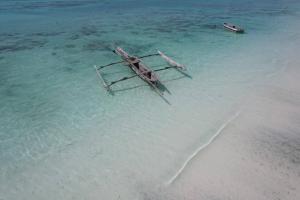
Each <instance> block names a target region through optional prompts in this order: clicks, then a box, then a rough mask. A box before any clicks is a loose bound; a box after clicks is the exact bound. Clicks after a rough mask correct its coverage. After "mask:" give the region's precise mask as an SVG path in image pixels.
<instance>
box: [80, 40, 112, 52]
mask: <svg viewBox="0 0 300 200" xmlns="http://www.w3.org/2000/svg"><path fill="white" fill-rule="evenodd" d="M110 49H111V43H110V42H106V41H101V40H94V41H91V42H90V43H88V44H86V45H84V46H83V50H84V51H107V50H110Z"/></svg>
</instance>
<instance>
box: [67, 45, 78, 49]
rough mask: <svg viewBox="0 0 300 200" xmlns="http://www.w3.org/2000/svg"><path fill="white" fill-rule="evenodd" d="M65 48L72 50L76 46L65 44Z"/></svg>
mask: <svg viewBox="0 0 300 200" xmlns="http://www.w3.org/2000/svg"><path fill="white" fill-rule="evenodd" d="M65 47H66V48H68V49H74V48H75V47H76V45H75V44H67V45H65Z"/></svg>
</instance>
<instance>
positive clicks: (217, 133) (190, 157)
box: [166, 111, 241, 185]
mask: <svg viewBox="0 0 300 200" xmlns="http://www.w3.org/2000/svg"><path fill="white" fill-rule="evenodd" d="M240 113H241V112H240V111H238V112H237V113H236V114H235V115H233V116H232V117H231V118H230V119H229V120H228V121H226V122H225V123H224V124H222V126H221V127H220V128H219V129H218V130H217V132H216V133H215V134H214V135H213V136H212V137H211V138H210V139H209V141H207V143H205V144H204V145H202V146H200V147H199V148H198V149H196V151H194V152H193V153H192V154H191V155H190V156H189V157H188V158H187V159H186V161H185V162H184V163H183V165H182V166H181V168H180V169H179V170H178V171H177V172H176V174H175V175H174V176H173V177H172V178H171V179H170V180H169V181H168V182H167V183H166V185H170V184H172V183H173V182H174V181H175V180H176V179H177V178H178V177H179V176H180V174H181V173H182V172H183V171H184V169H185V168H186V166H187V165H188V164H189V162H190V161H191V160H193V158H194V157H196V156H197V155H198V153H199V152H200V151H201V150H203V149H205V148H206V147H207V146H208V145H209V144H210V143H212V142H213V141H214V140H215V139H216V137H217V136H218V135H220V133H222V131H223V130H224V129H225V128H226V127H227V126H228V125H229V124H230V123H231V122H232V121H233V120H235V119H236V118H237V117H238V116H239V115H240Z"/></svg>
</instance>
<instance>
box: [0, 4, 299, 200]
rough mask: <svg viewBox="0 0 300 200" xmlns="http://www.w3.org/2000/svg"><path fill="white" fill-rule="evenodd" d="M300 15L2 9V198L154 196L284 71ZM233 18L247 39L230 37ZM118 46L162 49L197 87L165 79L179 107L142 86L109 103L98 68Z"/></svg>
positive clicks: (278, 9) (197, 9)
mask: <svg viewBox="0 0 300 200" xmlns="http://www.w3.org/2000/svg"><path fill="white" fill-rule="evenodd" d="M298 8H299V5H298V2H297V1H293V0H289V1H277V0H263V1H246V0H243V1H239V2H236V1H230V0H222V1H221V0H219V1H218V0H215V1H210V2H209V3H207V2H206V1H202V0H201V1H196V0H188V1H171V0H165V1H158V0H157V1H155V0H151V1H134V0H132V1H130V0H113V1H92V0H91V1H80V0H78V1H0V27H1V29H0V111H1V115H0V163H1V164H0V167H1V168H0V199H99V198H100V199H118V198H120V199H147V195H148V194H149V193H151V191H153V190H159V189H157V188H161V187H163V185H164V183H165V182H166V181H168V180H169V179H170V178H171V177H172V176H173V175H174V174H175V173H176V171H177V170H178V169H179V168H180V167H181V165H182V163H183V162H184V160H185V158H186V157H187V156H188V155H190V154H191V153H192V152H193V151H194V150H195V149H197V147H199V146H201V145H202V144H204V143H205V142H206V141H208V140H209V139H210V137H211V136H212V135H214V133H215V132H216V131H217V130H218V128H219V127H220V125H221V124H222V123H223V122H224V121H226V119H228V118H229V117H230V116H231V115H232V114H234V113H236V112H237V111H238V110H239V105H240V104H242V102H243V101H242V99H243V98H244V97H245V96H246V95H247V94H248V93H251V91H253V90H255V88H256V87H258V86H259V84H260V83H261V82H262V81H264V80H265V79H266V78H268V77H269V76H271V75H272V74H274V73H276V72H277V71H280V70H282V66H283V65H284V64H285V63H286V62H287V61H286V60H284V55H283V54H282V53H283V51H284V50H285V48H282V43H283V42H284V44H286V46H287V47H286V48H288V45H289V44H292V42H293V40H295V39H299V36H298V35H295V34H293V29H292V27H291V25H290V24H292V23H293V22H297V21H298V20H299V9H298ZM224 21H229V22H233V23H237V24H240V25H242V26H243V27H244V28H245V29H246V34H243V35H236V34H233V33H231V32H227V31H225V30H223V28H222V23H223V22H224ZM280 40H281V41H280ZM116 45H119V46H121V47H123V48H124V49H126V50H128V51H129V52H130V53H133V54H137V55H146V54H148V53H155V51H156V50H157V49H159V50H162V51H163V52H165V53H166V54H167V55H169V56H171V57H172V58H174V59H175V60H176V61H178V62H180V63H183V64H185V65H186V66H187V67H188V73H189V74H191V75H192V79H189V78H186V77H183V76H182V75H181V74H178V73H177V72H176V71H168V72H166V71H164V72H161V73H159V76H160V78H161V79H162V80H163V83H164V85H165V86H166V88H167V89H168V90H169V91H170V94H169V93H167V92H165V97H166V99H168V101H169V102H170V105H169V104H166V102H165V101H163V100H162V99H161V98H160V97H159V96H157V94H156V93H154V92H153V91H152V90H151V89H150V88H149V87H148V86H147V85H145V83H144V82H142V81H141V80H139V79H132V80H130V81H128V82H124V83H122V84H119V85H116V86H114V90H115V91H116V92H115V95H113V96H112V95H109V94H107V92H106V91H105V89H104V88H103V87H102V86H101V85H100V82H99V80H98V79H97V76H96V73H95V71H94V68H93V65H95V64H98V65H101V64H106V63H110V62H113V61H116V60H118V58H117V57H116V56H115V55H114V54H113V53H111V52H110V51H109V50H108V49H109V48H111V47H113V46H116ZM279 47H280V48H279ZM145 62H146V63H147V64H148V65H149V66H151V67H153V68H158V67H160V66H162V65H163V64H164V62H163V61H159V60H157V58H149V59H147V60H145ZM105 73H106V78H107V79H109V80H114V79H117V78H120V77H122V76H124V75H128V74H130V71H129V70H128V69H126V68H125V67H124V66H122V65H120V66H115V67H111V68H109V69H107V70H106V71H105ZM160 198H161V197H160V196H157V198H155V199H160Z"/></svg>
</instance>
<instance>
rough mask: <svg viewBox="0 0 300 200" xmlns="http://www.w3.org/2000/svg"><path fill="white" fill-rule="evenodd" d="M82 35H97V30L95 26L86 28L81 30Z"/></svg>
mask: <svg viewBox="0 0 300 200" xmlns="http://www.w3.org/2000/svg"><path fill="white" fill-rule="evenodd" d="M80 33H81V34H82V35H84V36H90V35H95V34H96V33H97V28H96V27H95V26H84V27H82V28H81V29H80Z"/></svg>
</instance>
